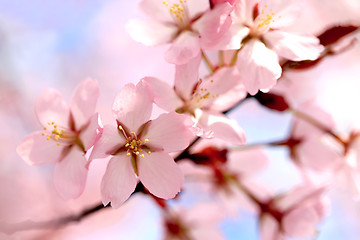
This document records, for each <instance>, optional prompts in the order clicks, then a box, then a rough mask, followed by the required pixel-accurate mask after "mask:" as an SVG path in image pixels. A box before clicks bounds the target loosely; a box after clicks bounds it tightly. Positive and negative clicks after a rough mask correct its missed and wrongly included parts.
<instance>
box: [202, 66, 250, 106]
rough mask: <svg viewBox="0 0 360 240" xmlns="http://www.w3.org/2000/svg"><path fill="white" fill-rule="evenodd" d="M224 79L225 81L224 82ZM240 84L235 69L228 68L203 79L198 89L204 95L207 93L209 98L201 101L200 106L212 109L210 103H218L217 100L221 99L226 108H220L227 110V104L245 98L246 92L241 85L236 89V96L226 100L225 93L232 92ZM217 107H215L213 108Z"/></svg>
mask: <svg viewBox="0 0 360 240" xmlns="http://www.w3.org/2000/svg"><path fill="white" fill-rule="evenodd" d="M224 79H226V81H224ZM239 84H240V75H239V74H238V71H237V69H236V68H233V67H232V68H228V67H224V68H221V69H220V70H218V71H216V72H215V73H214V74H213V75H212V76H210V77H208V78H207V79H205V80H204V81H203V82H202V83H201V84H200V85H199V86H198V89H204V90H205V91H204V94H205V93H209V97H208V98H206V99H203V100H202V102H203V103H202V104H201V105H202V106H207V107H208V108H211V109H212V108H213V107H212V103H213V102H214V101H218V100H217V98H219V97H222V98H221V99H222V100H224V102H225V103H227V104H226V106H222V107H223V108H224V110H227V109H228V104H229V102H231V103H232V104H233V103H237V102H238V101H240V100H241V99H243V98H245V96H246V91H245V89H244V87H243V85H242V84H241V87H240V88H237V90H238V91H237V93H238V95H237V96H236V97H235V98H234V96H232V97H233V98H232V99H228V98H229V96H227V93H228V92H230V91H232V90H234V88H236V86H238V85H239ZM218 103H219V104H223V102H219V101H218ZM216 107H217V106H216V105H215V108H216Z"/></svg>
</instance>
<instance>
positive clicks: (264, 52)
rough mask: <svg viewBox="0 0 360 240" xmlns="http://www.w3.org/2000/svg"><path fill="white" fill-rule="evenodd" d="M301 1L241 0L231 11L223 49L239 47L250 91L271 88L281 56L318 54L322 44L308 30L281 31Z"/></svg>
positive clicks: (239, 61) (292, 57)
mask: <svg viewBox="0 0 360 240" xmlns="http://www.w3.org/2000/svg"><path fill="white" fill-rule="evenodd" d="M298 4H299V3H298V1H297V2H294V1H281V3H279V1H274V0H268V1H255V0H239V1H237V2H236V3H235V7H234V8H235V9H234V11H233V12H232V21H233V24H232V26H231V28H230V30H229V32H228V33H227V36H226V37H224V39H223V41H222V43H221V44H220V45H222V48H224V49H240V51H239V53H238V58H237V63H236V65H237V67H238V68H239V70H240V72H241V73H246V75H244V84H245V87H246V89H247V91H248V92H249V93H250V94H252V95H254V94H256V93H257V91H258V90H259V89H264V90H269V89H270V88H272V87H273V86H274V85H275V84H276V80H277V79H278V78H280V76H281V73H282V69H281V67H280V65H279V57H283V58H286V59H290V60H294V61H300V60H314V59H316V58H318V57H319V55H320V52H321V51H322V50H323V47H322V46H321V45H320V44H319V40H318V39H317V38H316V37H314V36H312V35H310V34H306V33H293V32H287V31H283V30H281V28H283V27H285V26H288V25H290V24H291V23H292V22H294V20H295V19H296V16H297V14H298V12H299V10H300V9H299V6H298Z"/></svg>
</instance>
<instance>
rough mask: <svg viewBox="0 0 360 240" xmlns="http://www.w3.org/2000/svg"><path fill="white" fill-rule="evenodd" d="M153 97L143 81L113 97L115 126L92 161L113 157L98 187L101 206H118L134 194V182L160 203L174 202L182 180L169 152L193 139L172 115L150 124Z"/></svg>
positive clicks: (107, 130)
mask: <svg viewBox="0 0 360 240" xmlns="http://www.w3.org/2000/svg"><path fill="white" fill-rule="evenodd" d="M152 98H153V95H152V92H151V90H150V88H149V87H148V85H147V84H146V83H145V82H144V81H140V82H139V83H138V84H137V85H136V86H134V85H133V84H127V85H126V86H125V87H124V88H123V89H122V90H121V91H120V92H119V93H118V95H117V97H116V98H115V101H114V104H113V108H112V110H113V114H114V117H115V118H116V123H117V126H116V127H114V126H111V125H105V126H104V131H103V135H102V137H101V138H100V139H99V141H98V143H97V144H96V145H95V146H94V149H93V151H92V153H91V156H90V159H97V158H105V157H107V156H111V159H110V162H109V164H108V166H107V169H106V172H105V175H104V177H103V179H102V182H101V193H102V201H103V203H104V205H107V204H108V203H109V202H111V205H112V206H113V207H114V208H118V207H120V206H121V204H122V203H123V202H125V201H126V200H127V199H128V198H129V196H130V194H131V193H132V192H133V191H134V189H135V187H136V184H137V182H138V180H137V178H139V180H140V181H141V182H142V183H143V184H144V186H145V187H146V188H147V189H148V190H149V191H150V193H152V194H154V195H155V196H157V197H160V198H164V199H169V198H173V197H175V195H176V194H177V193H178V192H179V191H180V187H181V186H182V184H183V182H184V176H183V174H182V172H181V170H180V168H179V167H178V166H177V165H176V163H175V162H174V159H173V158H172V157H171V156H170V155H169V153H170V152H176V151H181V150H183V149H185V148H186V147H187V146H188V144H189V141H190V139H191V138H192V137H193V135H192V133H191V131H190V130H189V129H188V128H187V127H186V126H185V125H184V118H183V116H181V115H179V114H177V113H175V112H172V113H168V114H162V115H160V116H159V117H158V118H156V119H154V120H149V119H150V115H151V112H152Z"/></svg>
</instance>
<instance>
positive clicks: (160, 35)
mask: <svg viewBox="0 0 360 240" xmlns="http://www.w3.org/2000/svg"><path fill="white" fill-rule="evenodd" d="M209 7H210V6H209V1H208V0H179V2H177V1H176V0H170V1H160V0H143V1H142V2H141V3H140V8H141V10H142V11H143V12H144V13H145V14H146V15H148V16H149V17H150V19H149V20H140V19H136V20H135V19H134V20H132V21H130V22H129V23H128V24H127V26H126V28H127V31H128V32H129V34H130V35H131V37H132V38H133V39H134V40H136V41H138V42H141V43H143V44H145V45H147V46H154V45H159V44H164V43H171V44H172V45H171V47H170V48H169V50H168V51H167V52H166V53H165V59H166V60H167V61H168V62H170V63H174V64H185V63H186V62H188V61H189V60H190V59H191V58H194V57H196V56H197V55H198V54H199V52H200V49H201V48H202V49H206V48H208V47H210V46H212V45H214V44H216V43H217V42H218V41H219V40H220V38H221V36H222V35H223V34H224V33H225V32H226V30H227V29H228V28H229V27H230V25H231V20H230V16H229V13H230V11H231V10H232V7H231V5H230V4H228V3H224V4H221V5H218V6H216V7H215V8H213V9H211V10H210V8H209Z"/></svg>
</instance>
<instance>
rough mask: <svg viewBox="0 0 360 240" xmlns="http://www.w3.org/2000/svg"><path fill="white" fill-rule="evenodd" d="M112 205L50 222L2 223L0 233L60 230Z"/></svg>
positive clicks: (87, 209)
mask: <svg viewBox="0 0 360 240" xmlns="http://www.w3.org/2000/svg"><path fill="white" fill-rule="evenodd" d="M109 206H110V204H108V205H107V206H104V205H103V204H102V203H101V204H96V205H94V206H93V207H89V208H86V209H84V210H82V211H81V212H80V213H78V214H76V215H68V216H64V217H60V218H57V219H52V220H48V221H41V222H35V221H31V220H26V221H22V222H19V223H6V222H0V232H3V233H6V234H9V235H10V234H13V233H15V232H20V231H27V230H36V229H38V230H41V229H58V228H61V227H64V226H66V225H68V224H69V223H71V222H80V221H81V220H82V219H84V218H85V217H87V216H89V215H91V214H93V213H95V212H97V211H99V210H102V209H105V208H108V207H109Z"/></svg>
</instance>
